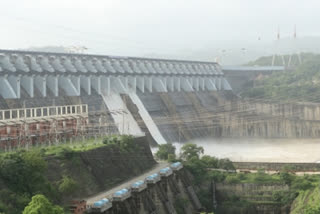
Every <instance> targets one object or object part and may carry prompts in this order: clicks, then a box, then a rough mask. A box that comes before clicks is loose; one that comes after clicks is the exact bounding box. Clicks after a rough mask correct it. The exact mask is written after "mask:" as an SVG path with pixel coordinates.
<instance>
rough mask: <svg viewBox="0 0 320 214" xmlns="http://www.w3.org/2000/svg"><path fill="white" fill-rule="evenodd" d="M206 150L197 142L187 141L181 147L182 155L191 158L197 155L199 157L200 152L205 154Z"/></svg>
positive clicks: (187, 158)
mask: <svg viewBox="0 0 320 214" xmlns="http://www.w3.org/2000/svg"><path fill="white" fill-rule="evenodd" d="M203 152H204V150H203V147H202V146H197V145H196V144H192V143H187V144H184V145H183V146H182V148H181V157H182V158H184V159H186V160H190V159H191V158H193V157H195V158H197V159H199V157H200V154H203Z"/></svg>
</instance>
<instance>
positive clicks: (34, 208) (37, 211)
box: [23, 194, 64, 214]
mask: <svg viewBox="0 0 320 214" xmlns="http://www.w3.org/2000/svg"><path fill="white" fill-rule="evenodd" d="M23 214H64V211H63V209H62V208H61V207H59V206H56V205H53V204H52V203H51V202H50V201H49V200H48V199H47V198H46V197H45V196H44V195H40V194H38V195H35V196H33V197H32V200H31V201H30V203H29V204H28V206H26V207H25V208H24V210H23Z"/></svg>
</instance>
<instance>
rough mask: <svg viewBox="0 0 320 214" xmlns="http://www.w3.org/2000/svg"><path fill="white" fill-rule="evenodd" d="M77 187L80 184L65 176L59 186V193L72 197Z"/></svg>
mask: <svg viewBox="0 0 320 214" xmlns="http://www.w3.org/2000/svg"><path fill="white" fill-rule="evenodd" d="M77 187H78V184H77V182H76V181H75V180H74V179H72V178H71V177H69V176H65V175H64V176H63V177H62V179H61V181H60V184H59V191H60V192H61V193H63V194H66V195H70V194H72V193H73V192H74V191H75V190H76V189H77Z"/></svg>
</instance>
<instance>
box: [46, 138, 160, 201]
mask: <svg viewBox="0 0 320 214" xmlns="http://www.w3.org/2000/svg"><path fill="white" fill-rule="evenodd" d="M134 143H135V144H136V145H137V147H136V150H135V151H131V152H123V151H120V150H119V149H117V148H113V147H111V148H110V147H100V148H97V149H93V150H88V151H85V152H77V153H72V154H67V157H66V158H56V157H53V158H48V170H47V176H48V178H49V180H50V181H52V182H56V181H59V180H60V179H61V177H62V175H68V176H70V177H72V178H73V179H74V180H76V181H77V183H78V185H79V188H78V190H77V191H76V192H75V193H74V194H73V195H72V196H71V198H86V197H87V196H90V195H93V194H96V193H99V192H101V191H102V190H104V189H108V188H110V187H111V186H114V185H116V184H118V183H120V182H122V181H125V180H127V179H129V178H131V177H134V176H137V175H140V174H141V173H142V172H144V171H146V170H148V169H150V168H151V167H153V166H154V165H155V164H156V162H155V160H154V159H153V156H152V153H151V150H150V147H149V144H148V142H147V140H146V139H145V137H141V138H136V139H135V140H134ZM66 201H67V200H66Z"/></svg>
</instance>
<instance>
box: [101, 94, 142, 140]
mask: <svg viewBox="0 0 320 214" xmlns="http://www.w3.org/2000/svg"><path fill="white" fill-rule="evenodd" d="M101 96H102V98H103V101H104V103H105V104H106V106H107V107H108V109H109V111H110V114H111V116H112V118H113V120H114V121H115V123H116V126H117V127H118V130H119V133H120V134H127V135H134V136H141V135H144V133H143V132H142V131H141V129H140V127H139V125H138V124H137V122H136V121H135V119H134V118H133V116H132V114H131V112H130V111H129V110H128V109H127V106H126V105H125V103H124V102H123V100H122V98H121V96H120V94H118V93H110V95H103V94H101Z"/></svg>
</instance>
